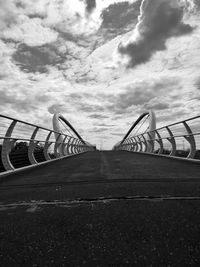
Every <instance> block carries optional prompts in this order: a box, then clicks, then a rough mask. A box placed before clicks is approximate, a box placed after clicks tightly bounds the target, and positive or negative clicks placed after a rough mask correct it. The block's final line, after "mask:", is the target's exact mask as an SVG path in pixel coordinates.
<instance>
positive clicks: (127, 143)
mask: <svg viewBox="0 0 200 267" xmlns="http://www.w3.org/2000/svg"><path fill="white" fill-rule="evenodd" d="M147 115H149V127H148V139H147V140H145V146H146V151H147V152H149V151H151V150H153V147H154V139H155V131H154V130H155V129H156V116H155V113H154V111H153V110H150V111H146V112H144V113H143V114H142V115H140V116H139V118H138V119H137V120H136V121H135V122H134V123H133V125H132V126H131V128H130V129H129V130H128V132H127V133H126V134H125V136H124V138H123V139H122V140H121V141H120V142H119V143H117V144H116V145H115V146H114V149H121V148H123V147H125V149H126V150H131V149H132V147H134V142H131V140H130V139H129V138H128V136H129V134H130V133H131V132H132V131H133V129H134V128H135V127H136V126H137V125H138V123H139V122H140V121H141V120H142V119H143V118H144V117H145V116H147ZM133 139H134V136H133ZM136 143H137V148H136V150H138V142H136ZM139 143H140V144H141V146H142V141H141V140H140V141H139ZM127 148H128V149H127Z"/></svg>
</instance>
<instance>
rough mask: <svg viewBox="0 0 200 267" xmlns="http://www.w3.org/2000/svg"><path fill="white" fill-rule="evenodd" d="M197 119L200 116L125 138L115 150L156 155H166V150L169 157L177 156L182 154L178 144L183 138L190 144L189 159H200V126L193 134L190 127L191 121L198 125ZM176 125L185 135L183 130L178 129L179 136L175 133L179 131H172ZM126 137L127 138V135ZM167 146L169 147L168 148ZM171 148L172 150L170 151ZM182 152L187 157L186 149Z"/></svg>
mask: <svg viewBox="0 0 200 267" xmlns="http://www.w3.org/2000/svg"><path fill="white" fill-rule="evenodd" d="M140 117H141V116H140ZM140 117H139V118H140ZM197 119H200V115H198V116H194V117H191V118H188V119H185V120H182V121H179V122H175V123H171V124H169V125H166V126H162V127H159V128H154V129H151V130H149V131H146V132H143V133H140V134H138V135H134V136H131V137H129V138H123V139H122V141H121V142H118V143H117V144H116V145H115V146H114V148H113V149H114V150H128V151H132V152H149V153H154V154H155V153H158V154H164V153H165V151H166V149H168V150H169V153H170V154H169V156H177V153H178V151H179V152H180V149H178V147H180V143H178V142H179V139H180V138H183V140H185V141H187V144H188V146H187V147H188V148H189V151H188V150H187V151H188V154H187V158H188V159H192V158H196V159H200V148H199V150H198V149H197V144H200V124H199V128H198V129H195V132H193V131H192V129H191V126H189V125H188V122H189V121H190V122H195V123H196V120H197ZM137 121H138V120H137ZM137 121H136V122H137ZM198 123H199V121H198ZM133 125H135V124H133ZM175 125H180V126H181V127H182V129H184V133H183V134H181V133H180V130H181V129H178V133H177V134H176V133H174V131H177V129H172V128H173V126H175ZM132 128H133V127H132ZM195 128H197V124H195ZM161 130H165V132H162V131H161ZM129 133H130V131H129ZM163 134H164V136H163ZM125 137H127V134H126V136H125ZM198 138H199V139H198ZM197 139H198V140H197ZM163 140H165V141H168V143H165V144H164V143H163ZM197 141H198V142H197ZM183 142H184V141H183ZM155 144H158V147H157V149H156V148H155V147H154V146H155ZM166 145H168V146H167V148H166ZM169 147H171V148H170V149H169ZM181 151H182V155H184V156H185V157H186V153H185V151H184V149H183V150H181ZM198 151H199V152H198ZM197 152H198V153H197ZM197 154H198V155H197Z"/></svg>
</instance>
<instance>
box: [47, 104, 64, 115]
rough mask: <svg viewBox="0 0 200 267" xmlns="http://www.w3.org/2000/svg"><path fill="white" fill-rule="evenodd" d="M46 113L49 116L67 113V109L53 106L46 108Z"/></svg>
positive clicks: (57, 105) (59, 105)
mask: <svg viewBox="0 0 200 267" xmlns="http://www.w3.org/2000/svg"><path fill="white" fill-rule="evenodd" d="M48 112H49V113H51V114H55V113H62V112H63V113H64V112H67V108H66V106H65V105H63V104H53V105H51V106H49V107H48Z"/></svg>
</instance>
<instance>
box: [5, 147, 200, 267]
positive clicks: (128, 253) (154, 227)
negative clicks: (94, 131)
mask: <svg viewBox="0 0 200 267" xmlns="http://www.w3.org/2000/svg"><path fill="white" fill-rule="evenodd" d="M199 174H200V164H198V163H194V162H186V161H181V160H174V159H168V158H163V157H156V156H150V155H143V154H139V153H129V152H117V151H116V152H115V151H104V152H98V151H97V152H88V153H84V154H81V155H78V156H75V157H70V158H65V159H61V160H59V161H54V162H51V163H47V164H45V165H41V166H38V167H36V168H34V169H31V170H25V171H23V172H19V173H16V174H10V175H8V176H5V177H4V178H3V179H1V183H0V266H2V267H4V266H41V267H44V266H106V267H107V266H116V267H118V266H156V267H157V266H168V267H169V266H200V239H199V237H200V208H199V207H200V175H199Z"/></svg>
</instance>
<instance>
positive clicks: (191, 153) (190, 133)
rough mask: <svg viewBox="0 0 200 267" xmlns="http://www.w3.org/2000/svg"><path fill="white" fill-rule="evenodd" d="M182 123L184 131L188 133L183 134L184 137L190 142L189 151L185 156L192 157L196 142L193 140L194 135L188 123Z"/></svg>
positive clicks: (194, 152)
mask: <svg viewBox="0 0 200 267" xmlns="http://www.w3.org/2000/svg"><path fill="white" fill-rule="evenodd" d="M183 125H184V126H185V128H186V131H187V133H188V135H185V136H184V138H185V139H186V140H187V141H188V143H189V144H190V153H189V154H188V156H187V158H194V156H195V154H196V142H195V138H194V135H193V133H192V130H191V129H190V127H189V125H188V124H187V123H186V122H185V121H183Z"/></svg>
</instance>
